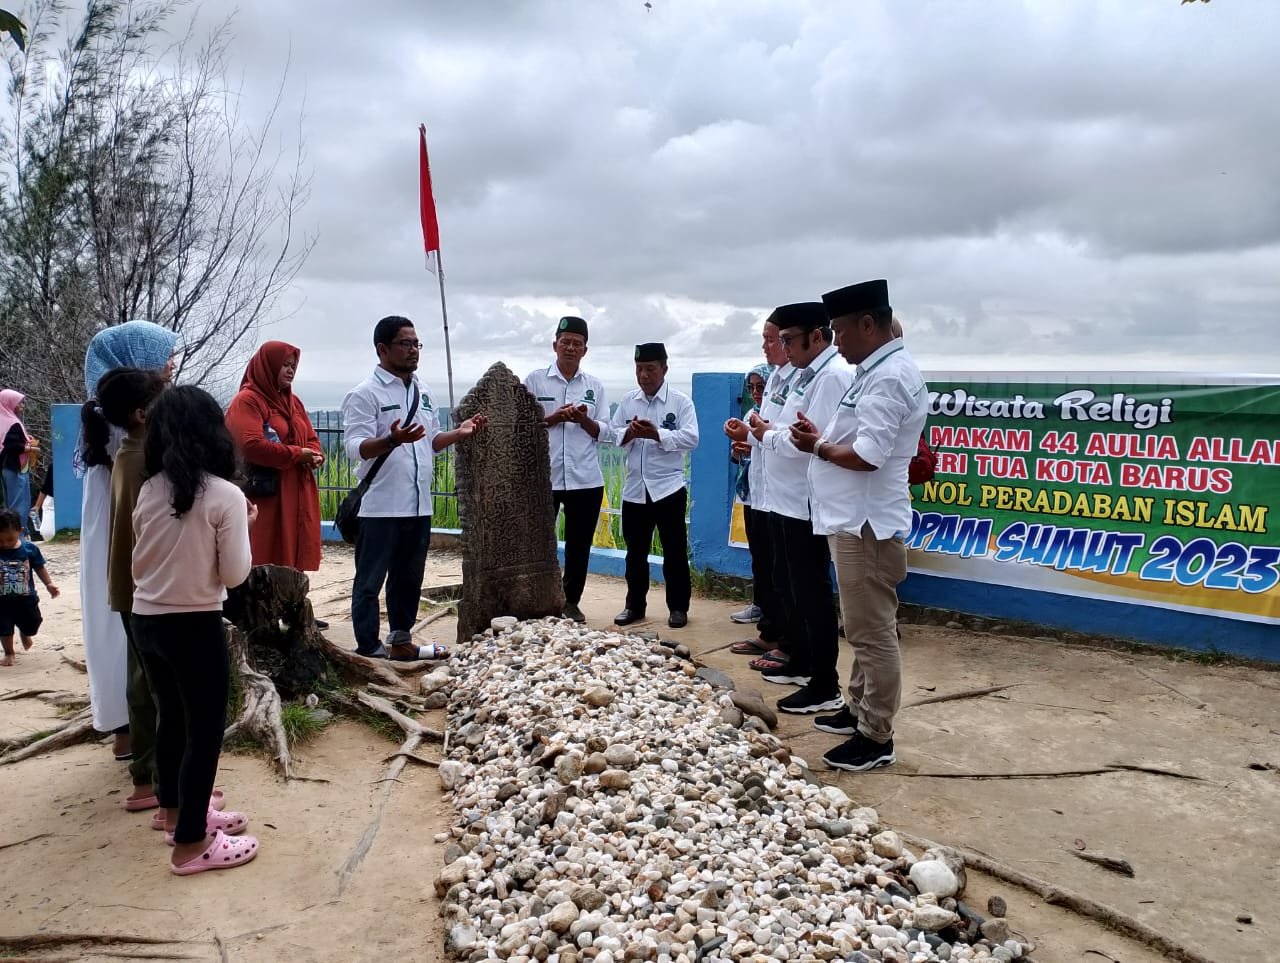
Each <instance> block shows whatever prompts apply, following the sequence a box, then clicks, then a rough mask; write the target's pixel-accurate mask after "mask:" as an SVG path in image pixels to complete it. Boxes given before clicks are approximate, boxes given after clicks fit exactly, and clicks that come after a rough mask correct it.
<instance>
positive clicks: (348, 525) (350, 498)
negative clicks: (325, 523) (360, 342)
mask: <svg viewBox="0 0 1280 963" xmlns="http://www.w3.org/2000/svg"><path fill="white" fill-rule="evenodd" d="M420 397H421V396H420V395H419V393H418V386H417V385H416V384H415V385H414V386H413V404H412V405H410V406H409V417H407V418H406V419H405V420H404V421H403V422H401V423H400V424H401V427H403V428H407V427H408V426H409V424H410V423H411V422H412V421H413V419H414V418H415V417H417V414H418V401H419V400H420ZM391 451H395V449H394V448H392V449H391ZM391 451H387V452H383V453H382V454H381V455H379V456H378V457H377V459H376V460H375V461H374V463H373V465H372V466H371V467H370V468H369V474H367V475H365V476H364V478H363V479H362V480H361V482H360V484H359V485H357V486H356V487H355V488H353V489H351V491H349V492H347V494H346V496H345V497H344V498H343V499H342V503H341V504H340V505H338V510H337V511H336V512H334V513H333V527H334V528H336V529H337V530H338V534H339V535H341V536H342V540H343V541H344V542H346V543H347V544H348V545H354V544H355V543H356V539H357V538H359V537H360V503H361V502H362V501H364V496H365V492H367V491H368V490H369V486H370V485H372V484H373V480H374V479H375V478H376V477H378V472H379V471H381V470H382V466H383V465H384V464H386V461H387V459H388V458H390V457H391Z"/></svg>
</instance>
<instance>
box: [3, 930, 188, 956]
mask: <svg viewBox="0 0 1280 963" xmlns="http://www.w3.org/2000/svg"><path fill="white" fill-rule="evenodd" d="M130 943H132V944H133V945H135V946H180V945H183V944H187V945H189V944H190V941H189V940H169V939H164V938H162V937H157V936H125V935H122V934H118V933H27V934H24V935H21V936H0V952H4V953H5V954H8V953H20V952H23V951H25V950H43V949H58V948H62V947H68V946H124V945H128V944H130ZM77 958H78V957H69V959H77ZM143 958H144V959H190V958H191V957H175V956H174V955H173V954H172V953H170V954H165V955H164V956H147V957H143Z"/></svg>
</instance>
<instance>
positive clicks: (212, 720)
mask: <svg viewBox="0 0 1280 963" xmlns="http://www.w3.org/2000/svg"><path fill="white" fill-rule="evenodd" d="M133 635H134V638H135V640H136V641H137V646H138V651H139V652H141V653H142V658H143V660H144V661H145V663H146V667H147V679H148V680H150V682H151V685H152V687H153V689H154V691H155V696H156V708H157V709H158V710H159V714H158V722H159V725H158V727H157V730H156V770H157V773H158V776H159V781H158V782H157V783H156V798H157V799H158V800H159V801H160V805H161V806H162V807H164V808H165V809H177V810H178V826H177V829H176V830H175V831H174V834H173V838H174V841H175V842H179V843H198V842H200V841H201V840H202V839H204V837H205V835H206V833H207V832H208V811H209V797H210V796H211V795H212V794H213V783H214V779H215V777H216V776H217V773H218V755H219V754H220V753H221V752H222V732H223V730H224V729H225V728H226V722H227V692H228V689H229V686H230V671H229V669H228V666H227V636H226V631H225V630H224V629H223V627H222V613H221V612H175V613H172V614H170V615H134V616H133Z"/></svg>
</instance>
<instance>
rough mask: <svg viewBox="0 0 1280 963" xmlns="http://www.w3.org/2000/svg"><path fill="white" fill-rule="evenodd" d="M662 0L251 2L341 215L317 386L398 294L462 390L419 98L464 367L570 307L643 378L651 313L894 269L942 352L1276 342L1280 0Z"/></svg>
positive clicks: (353, 361)
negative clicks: (444, 318) (441, 290)
mask: <svg viewBox="0 0 1280 963" xmlns="http://www.w3.org/2000/svg"><path fill="white" fill-rule="evenodd" d="M651 2H652V8H651V9H646V6H645V4H644V3H643V0H590V2H587V0H581V2H577V3H564V2H555V0H545V2H534V0H529V2H518V0H476V2H470V3H459V2H453V0H370V2H367V3H364V4H360V5H357V6H353V5H352V4H350V3H346V2H344V3H337V2H332V0H314V2H311V3H309V4H307V5H306V14H305V16H302V15H299V13H298V11H299V9H300V5H299V4H298V3H296V2H292V0H255V2H254V3H253V4H247V5H244V6H243V7H241V9H240V11H239V13H238V15H237V18H236V21H235V31H236V34H237V37H238V40H237V43H236V45H235V47H234V48H233V49H234V53H233V55H232V59H233V61H234V65H235V66H236V68H237V69H242V70H244V72H245V73H244V87H245V91H246V98H247V100H248V103H247V106H248V107H249V110H250V112H251V113H252V111H253V110H254V109H255V105H260V104H264V103H266V102H267V101H268V100H269V99H270V96H271V95H272V94H273V92H274V88H275V84H276V83H277V81H278V79H279V76H280V72H281V70H282V69H283V67H284V64H285V63H286V61H288V62H289V63H290V64H291V66H290V68H289V75H288V82H287V91H286V99H287V103H286V107H287V108H289V109H292V110H293V111H295V112H296V111H297V110H298V109H299V108H300V107H301V109H302V110H303V111H304V116H303V120H302V125H301V129H302V132H303V135H304V137H305V142H306V151H307V158H308V163H309V164H310V166H311V168H312V170H313V172H314V180H313V184H312V198H311V201H310V203H309V204H308V205H307V207H306V209H305V210H304V212H303V217H302V219H301V223H300V225H299V227H300V229H301V230H302V231H306V232H314V233H315V234H316V236H317V243H316V247H315V250H314V253H313V254H312V256H311V258H310V260H309V261H308V262H307V264H306V266H305V268H304V269H303V272H302V274H301V275H300V277H299V278H298V281H297V284H296V290H295V291H294V292H293V294H292V296H291V298H289V299H288V301H287V303H286V304H282V305H281V306H280V313H281V314H284V313H290V312H291V313H290V316H288V317H287V318H285V319H284V320H281V321H279V322H278V323H276V324H275V325H273V326H272V327H271V328H269V329H268V330H267V331H266V332H265V333H264V337H279V338H283V339H286V340H290V341H293V342H295V343H297V344H299V345H300V346H302V347H303V352H304V353H303V361H302V368H301V371H300V374H299V380H298V387H299V393H300V394H301V396H302V397H303V398H304V399H306V400H307V401H308V403H309V404H312V405H320V404H330V403H333V402H335V401H337V400H338V399H339V398H340V397H341V394H342V391H343V390H344V388H345V387H346V386H348V385H349V384H351V383H353V382H354V381H356V380H358V379H359V377H361V376H362V375H363V374H364V372H365V369H366V368H367V367H368V366H370V365H372V363H373V360H374V359H373V354H372V348H371V345H370V343H369V334H370V331H371V328H372V325H373V323H374V321H376V320H377V318H379V317H381V316H382V315H384V314H391V313H400V314H407V315H408V316H410V317H412V318H414V319H415V320H416V321H417V322H418V330H419V333H420V334H421V335H422V337H423V340H424V341H425V342H427V345H428V347H427V350H426V353H425V356H424V363H423V373H424V374H425V377H426V380H427V382H428V384H430V385H432V386H433V387H434V388H435V389H436V391H437V393H438V394H439V395H443V394H444V389H445V378H444V365H443V351H442V338H441V335H440V306H439V300H438V296H437V293H436V288H435V279H434V278H433V277H432V276H431V275H429V274H427V273H426V271H425V270H424V268H423V255H422V244H421V232H420V228H419V224H418V215H417V207H418V194H417V192H418V180H417V178H418V170H417V124H418V123H419V122H424V123H426V125H427V133H428V138H429V145H430V150H431V161H432V169H433V174H434V178H435V187H436V197H437V201H438V205H439V219H440V227H441V234H442V237H443V255H444V261H445V269H446V278H447V290H448V296H449V308H450V324H451V330H452V334H453V349H454V364H455V371H456V379H457V383H458V385H459V387H460V388H461V387H462V386H465V385H467V384H469V383H470V382H471V381H472V380H474V378H475V377H477V376H478V375H479V374H480V373H481V372H482V371H483V370H484V369H485V368H486V367H487V366H488V365H489V364H490V363H492V362H493V361H496V360H499V359H501V360H504V361H506V362H507V363H508V364H509V365H510V366H511V367H512V368H513V369H515V370H516V371H517V372H518V373H520V374H521V375H523V374H524V373H526V372H527V371H528V370H529V369H531V368H532V367H534V366H536V365H538V364H545V363H547V361H548V360H549V359H550V349H549V342H550V338H551V332H552V329H553V326H554V322H555V319H557V318H558V317H559V316H560V315H561V314H564V313H576V314H581V315H582V316H584V317H586V318H587V319H588V320H589V321H590V322H591V331H592V337H591V341H590V349H591V351H590V355H589V357H588V359H587V364H588V366H589V367H590V368H592V369H594V370H595V371H596V372H597V373H598V374H601V375H602V376H603V377H605V380H606V382H607V383H608V384H610V386H611V387H614V388H615V389H616V388H620V387H622V386H624V385H627V384H629V383H630V381H631V375H630V370H629V369H630V356H631V346H632V345H634V344H635V343H636V342H637V341H648V340H664V341H666V342H667V345H668V349H669V351H670V353H671V356H672V378H673V380H674V381H675V382H677V383H686V384H687V382H688V380H689V378H690V376H691V374H692V372H694V371H711V370H722V371H723V370H741V369H743V368H744V367H747V366H749V365H750V364H752V363H754V362H755V361H756V360H757V359H758V344H759V341H758V335H757V331H758V328H759V322H760V320H761V319H762V317H763V316H764V314H765V313H767V311H768V310H769V309H770V308H771V307H772V306H773V305H775V304H779V303H784V302H789V301H798V300H807V299H811V298H815V297H817V296H819V295H820V294H821V293H822V292H823V291H826V290H829V289H831V288H834V287H838V286H840V285H843V284H847V283H851V282H854V281H860V280H864V279H867V278H872V277H885V278H888V279H889V283H890V293H891V296H892V300H893V304H894V307H895V309H896V311H897V313H898V315H899V316H900V317H901V318H902V320H903V322H904V324H905V326H906V329H907V337H908V342H909V343H910V345H911V347H912V349H913V350H914V351H915V353H916V354H917V355H918V356H919V357H920V359H921V360H922V362H923V364H924V366H925V367H926V368H933V369H947V370H953V369H964V368H973V369H993V368H994V369H1019V368H1032V369H1053V368H1058V367H1072V368H1077V369H1080V368H1085V369H1087V368H1107V369H1113V370H1114V369H1140V370H1151V369H1157V370H1159V369H1171V370H1206V371H1235V372H1255V371H1272V372H1274V371H1277V370H1280V361H1277V356H1278V355H1280V333H1278V332H1280V323H1278V322H1280V183H1278V182H1277V174H1278V173H1280V157H1278V156H1277V155H1278V154H1280V97H1278V96H1277V94H1276V91H1275V89H1274V77H1275V56H1276V50H1277V49H1280V4H1277V3H1276V2H1275V0H1214V2H1212V3H1209V4H1202V3H1195V4H1189V5H1185V6H1184V5H1180V4H1179V3H1178V0H1062V2H1049V0H1044V2H1033V0H1021V2H1019V0H982V2H979V0H973V2H965V3H957V2H954V0H937V2H932V0H913V2H909V3H903V2H900V0H831V2H801V0H772V2H769V0H705V2H703V0H651ZM215 7H216V4H210V5H206V8H205V14H206V15H209V14H210V13H211V11H212V12H214V13H216V12H217V11H216V10H215V9H214V8H215ZM304 99H305V104H304V103H303V101H304Z"/></svg>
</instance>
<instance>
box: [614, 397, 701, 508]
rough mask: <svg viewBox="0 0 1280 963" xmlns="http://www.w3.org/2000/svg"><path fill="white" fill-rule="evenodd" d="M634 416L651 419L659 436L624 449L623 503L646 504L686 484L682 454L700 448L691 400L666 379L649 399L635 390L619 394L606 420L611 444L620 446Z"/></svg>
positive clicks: (638, 441)
mask: <svg viewBox="0 0 1280 963" xmlns="http://www.w3.org/2000/svg"><path fill="white" fill-rule="evenodd" d="M632 418H640V419H641V420H643V421H651V422H653V423H654V424H655V425H656V426H657V428H658V440H657V441H654V440H653V439H651V438H633V439H632V440H631V441H629V442H628V443H627V444H626V445H625V446H623V447H625V448H626V450H627V481H626V484H625V485H624V486H623V489H622V500H623V501H624V502H639V503H641V504H643V503H644V500H645V494H646V493H647V494H648V496H649V498H651V499H652V500H653V501H655V502H656V501H658V500H659V499H662V498H666V497H667V496H668V495H674V494H675V493H676V492H678V491H679V490H680V489H681V488H683V487H684V484H685V481H684V457H685V452H689V451H692V450H693V449H695V448H697V447H698V414H697V412H696V411H695V410H694V407H693V401H692V399H690V397H689V396H688V395H686V394H685V393H684V392H681V391H676V389H675V388H672V387H671V386H670V385H669V384H667V382H665V381H664V382H663V383H662V387H661V388H659V389H658V391H657V393H656V394H654V395H653V396H652V397H650V396H648V395H646V394H645V393H644V391H642V390H641V389H639V388H637V389H636V390H635V391H631V392H628V393H627V394H625V395H623V396H622V400H621V401H620V402H619V403H618V407H617V410H615V411H614V413H613V418H612V419H611V420H610V422H609V431H610V433H611V435H612V441H613V443H614V444H615V445H622V437H623V435H625V434H626V432H627V424H628V423H629V422H630V421H631V419H632Z"/></svg>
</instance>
